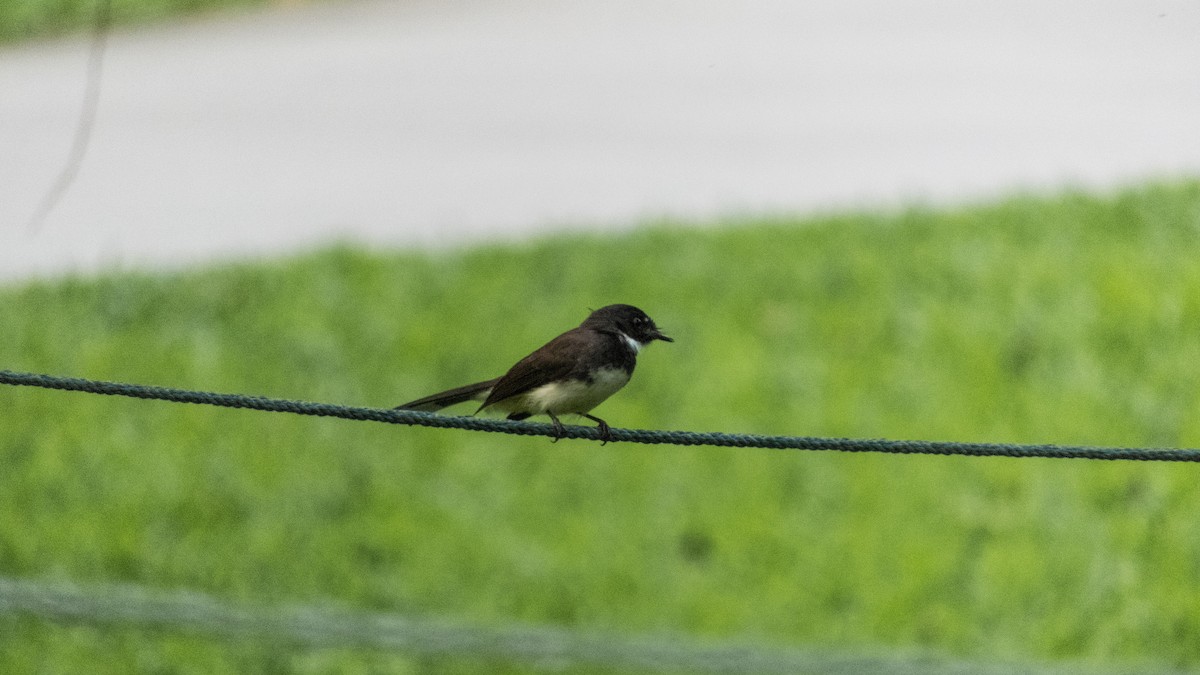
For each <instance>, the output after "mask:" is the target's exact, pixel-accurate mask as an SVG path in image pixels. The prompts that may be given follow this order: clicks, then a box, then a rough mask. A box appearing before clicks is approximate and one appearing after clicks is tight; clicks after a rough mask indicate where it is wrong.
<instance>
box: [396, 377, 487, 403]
mask: <svg viewBox="0 0 1200 675" xmlns="http://www.w3.org/2000/svg"><path fill="white" fill-rule="evenodd" d="M499 381H500V378H498V377H497V378H496V379H494V380H488V381H486V382H476V383H475V384H468V385H465V386H462V387H455V388H454V389H447V390H446V391H442V392H438V393H436V394H430V395H429V396H426V397H424V398H419V399H417V400H415V401H409V402H408V403H405V404H403V405H398V406H396V408H395V410H422V411H425V412H436V411H438V410H441V409H442V408H445V407H448V406H452V405H454V404H456V403H462V402H464V401H482V400H484V399H486V398H487V395H488V394H489V393H490V392H491V391H492V387H494V386H496V383H497V382H499Z"/></svg>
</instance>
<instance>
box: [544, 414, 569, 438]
mask: <svg viewBox="0 0 1200 675" xmlns="http://www.w3.org/2000/svg"><path fill="white" fill-rule="evenodd" d="M547 414H548V415H550V422H551V423H553V424H554V441H553V442H554V443H557V442H559V441H560V440H562V439H564V438H566V436H567V428H566V427H564V426H563V423H562V422H560V421H559V419H558V417H557V416H555V414H554V413H547Z"/></svg>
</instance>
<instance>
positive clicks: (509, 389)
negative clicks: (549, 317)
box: [479, 328, 587, 410]
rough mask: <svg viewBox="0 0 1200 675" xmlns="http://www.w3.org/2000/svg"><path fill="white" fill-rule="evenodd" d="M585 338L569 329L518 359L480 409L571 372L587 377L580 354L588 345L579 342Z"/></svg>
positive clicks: (569, 374) (585, 338)
mask: <svg viewBox="0 0 1200 675" xmlns="http://www.w3.org/2000/svg"><path fill="white" fill-rule="evenodd" d="M586 340H587V336H586V335H584V334H582V333H581V332H580V329H578V328H576V329H573V330H569V331H567V332H565V333H563V334H562V335H559V336H558V337H556V338H554V339H553V340H551V341H549V342H547V343H546V344H545V346H543V347H542V348H540V349H538V350H537V351H536V352H534V353H532V354H530V355H529V356H526V357H525V358H523V359H521V360H520V361H517V363H516V365H514V366H513V367H512V368H509V369H508V372H507V373H505V374H504V376H503V377H501V378H500V381H499V382H497V383H496V386H495V387H492V393H491V394H489V395H488V397H487V400H485V401H484V402H483V405H481V406H479V409H480V410H483V409H484V408H486V407H488V406H489V405H492V404H494V403H499V402H500V401H503V400H504V399H506V398H512V397H513V396H519V395H521V394H524V393H525V392H527V391H529V390H531V389H536V388H538V387H540V386H542V385H543V384H546V383H548V382H555V381H557V380H563V379H568V378H570V377H572V376H573V375H577V376H578V378H579V379H584V378H586V376H587V374H586V373H584V372H581V371H582V370H584V369H583V368H582V363H581V361H580V360H579V355H581V354H586V353H587V345H586V344H581V343H584V342H586Z"/></svg>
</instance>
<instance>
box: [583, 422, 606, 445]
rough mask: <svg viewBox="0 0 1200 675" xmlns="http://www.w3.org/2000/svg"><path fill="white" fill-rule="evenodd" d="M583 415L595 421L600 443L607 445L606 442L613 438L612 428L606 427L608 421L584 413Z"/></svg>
mask: <svg viewBox="0 0 1200 675" xmlns="http://www.w3.org/2000/svg"><path fill="white" fill-rule="evenodd" d="M584 417H586V418H588V419H589V420H591V421H593V422H595V423H596V430H597V431H599V432H600V445H608V442H609V441H611V440H612V439H613V438H612V429H609V428H608V422H605V421H604V420H602V419H600V418H599V417H595V416H593V415H584Z"/></svg>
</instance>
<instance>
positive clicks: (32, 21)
mask: <svg viewBox="0 0 1200 675" xmlns="http://www.w3.org/2000/svg"><path fill="white" fill-rule="evenodd" d="M102 1H103V0H4V1H3V2H0V44H3V43H6V42H14V41H17V40H27V39H32V38H45V37H53V36H57V35H63V34H66V33H72V32H80V31H91V30H93V28H94V27H95V25H96V21H97V16H98V15H97V7H99V6H100V3H101V2H102ZM273 1H275V0H111V3H112V4H111V17H112V19H113V21H114V22H116V23H136V22H146V21H157V20H162V19H166V18H173V17H179V16H187V15H191V14H196V13H199V12H205V11H211V10H214V9H219V8H222V7H231V6H237V5H263V4H269V3H271V2H273Z"/></svg>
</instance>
